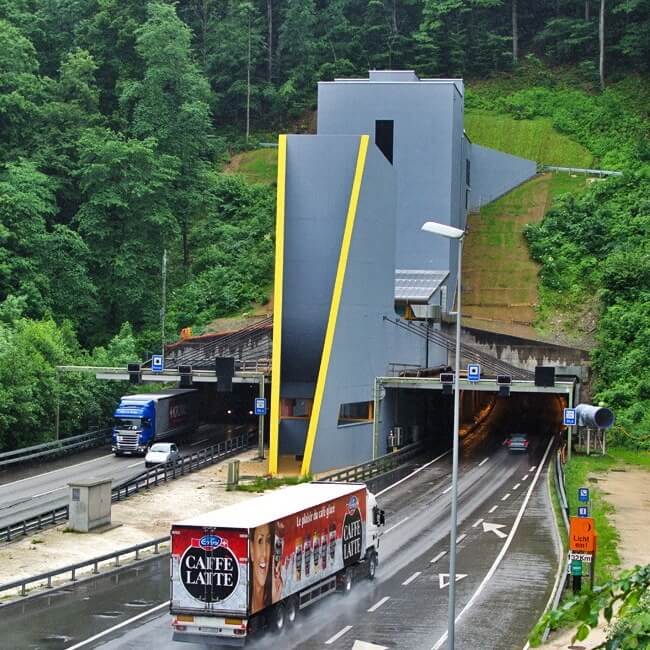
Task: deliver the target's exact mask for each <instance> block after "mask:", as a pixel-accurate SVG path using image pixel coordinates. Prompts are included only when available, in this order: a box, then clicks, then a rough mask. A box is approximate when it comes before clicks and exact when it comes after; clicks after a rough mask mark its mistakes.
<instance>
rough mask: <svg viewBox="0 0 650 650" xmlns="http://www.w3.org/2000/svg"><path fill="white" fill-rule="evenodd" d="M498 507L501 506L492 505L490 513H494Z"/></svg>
mask: <svg viewBox="0 0 650 650" xmlns="http://www.w3.org/2000/svg"><path fill="white" fill-rule="evenodd" d="M498 507H499V506H492V507H491V508H490V509H489V510H488V512H489V513H490V514H492V513H493V512H494V511H495V510H496V509H497V508H498Z"/></svg>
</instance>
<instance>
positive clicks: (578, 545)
mask: <svg viewBox="0 0 650 650" xmlns="http://www.w3.org/2000/svg"><path fill="white" fill-rule="evenodd" d="M595 546H596V530H595V529H594V520H593V518H592V517H571V526H570V528H569V549H570V550H571V551H579V552H582V553H593V552H594V550H595Z"/></svg>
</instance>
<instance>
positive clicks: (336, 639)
mask: <svg viewBox="0 0 650 650" xmlns="http://www.w3.org/2000/svg"><path fill="white" fill-rule="evenodd" d="M351 629H352V626H351V625H346V626H345V627H344V628H343V629H342V630H339V631H338V632H337V633H336V634H335V635H334V636H331V637H330V638H329V639H327V641H325V645H331V644H332V643H334V641H338V640H339V639H340V638H341V637H342V636H343V635H344V634H346V633H347V632H349V631H350V630H351Z"/></svg>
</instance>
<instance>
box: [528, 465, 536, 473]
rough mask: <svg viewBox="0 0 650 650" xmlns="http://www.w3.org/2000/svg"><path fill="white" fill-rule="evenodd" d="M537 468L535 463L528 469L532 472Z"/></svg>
mask: <svg viewBox="0 0 650 650" xmlns="http://www.w3.org/2000/svg"><path fill="white" fill-rule="evenodd" d="M536 469H537V465H533V466H532V467H531V468H530V469H529V470H528V471H529V472H534V471H535V470H536Z"/></svg>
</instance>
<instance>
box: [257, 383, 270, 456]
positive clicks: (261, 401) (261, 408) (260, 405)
mask: <svg viewBox="0 0 650 650" xmlns="http://www.w3.org/2000/svg"><path fill="white" fill-rule="evenodd" d="M266 411H267V406H266V397H264V375H262V376H261V377H260V396H259V397H256V398H255V404H254V413H255V415H257V416H258V417H259V420H258V431H257V436H258V439H257V450H258V451H257V455H258V458H259V459H260V460H264V416H265V415H266Z"/></svg>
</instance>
